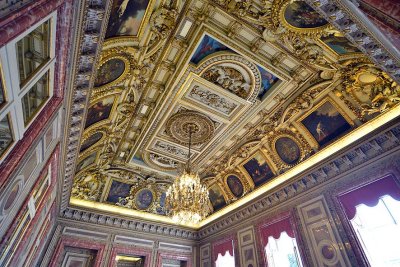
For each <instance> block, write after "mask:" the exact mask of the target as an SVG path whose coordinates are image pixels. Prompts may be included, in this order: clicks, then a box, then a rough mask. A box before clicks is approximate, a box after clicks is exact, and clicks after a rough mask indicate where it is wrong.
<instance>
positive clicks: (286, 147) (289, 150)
mask: <svg viewBox="0 0 400 267" xmlns="http://www.w3.org/2000/svg"><path fill="white" fill-rule="evenodd" d="M275 149H276V151H277V153H278V155H279V157H280V158H281V159H282V160H283V161H284V162H285V163H287V164H294V163H296V162H297V161H298V160H299V159H300V148H299V146H298V145H297V144H296V142H294V141H293V140H292V139H290V138H288V137H281V138H279V139H278V140H277V141H276V143H275Z"/></svg>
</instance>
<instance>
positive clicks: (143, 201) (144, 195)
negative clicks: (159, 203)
mask: <svg viewBox="0 0 400 267" xmlns="http://www.w3.org/2000/svg"><path fill="white" fill-rule="evenodd" d="M152 202H153V193H152V192H151V191H150V190H148V189H143V190H141V191H140V192H139V193H138V195H137V199H136V205H137V207H138V208H139V209H147V208H148V207H149V206H150V205H151V203H152Z"/></svg>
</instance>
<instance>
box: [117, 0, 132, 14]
mask: <svg viewBox="0 0 400 267" xmlns="http://www.w3.org/2000/svg"><path fill="white" fill-rule="evenodd" d="M128 3H129V0H124V1H123V2H122V3H121V5H120V6H119V8H118V14H119V17H122V16H123V15H124V13H125V10H126V7H127V6H128Z"/></svg>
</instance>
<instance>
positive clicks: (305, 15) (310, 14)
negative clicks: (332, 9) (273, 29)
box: [285, 1, 328, 28]
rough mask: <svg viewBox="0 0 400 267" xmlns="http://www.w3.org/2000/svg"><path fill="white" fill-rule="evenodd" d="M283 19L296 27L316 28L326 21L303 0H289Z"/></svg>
mask: <svg viewBox="0 0 400 267" xmlns="http://www.w3.org/2000/svg"><path fill="white" fill-rule="evenodd" d="M285 19H286V21H287V22H288V23H289V24H291V25H292V26H294V27H297V28H317V27H321V26H324V25H326V24H327V23H328V22H327V21H326V20H325V19H324V18H323V17H321V16H320V15H319V14H318V12H316V11H315V10H314V9H313V8H312V7H310V6H309V5H308V4H307V3H305V2H304V1H294V2H291V3H290V4H289V5H288V6H287V8H286V10H285Z"/></svg>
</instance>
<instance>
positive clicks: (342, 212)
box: [333, 169, 400, 266]
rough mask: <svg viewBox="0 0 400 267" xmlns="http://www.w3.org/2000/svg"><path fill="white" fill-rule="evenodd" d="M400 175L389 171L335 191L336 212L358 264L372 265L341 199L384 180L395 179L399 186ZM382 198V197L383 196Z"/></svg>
mask: <svg viewBox="0 0 400 267" xmlns="http://www.w3.org/2000/svg"><path fill="white" fill-rule="evenodd" d="M398 177H399V174H398V173H397V172H395V171H393V170H392V169H389V170H388V171H387V172H386V174H383V175H379V176H372V177H368V178H367V179H365V180H363V181H362V182H357V183H354V184H351V186H346V187H344V188H339V189H337V190H335V192H334V193H333V195H334V197H333V204H334V206H335V210H336V211H337V213H338V215H339V218H340V220H341V222H342V225H343V228H344V230H345V232H346V235H347V236H348V240H349V243H350V245H351V248H352V250H353V252H354V254H355V255H356V262H357V263H358V264H364V265H365V266H370V265H371V263H370V261H369V259H368V256H367V253H366V252H365V251H364V248H363V245H362V243H361V242H362V241H361V240H360V239H359V237H358V236H357V233H356V230H355V228H354V227H353V225H352V222H351V221H350V219H349V217H348V216H347V213H346V209H345V207H344V204H343V203H342V201H341V200H340V197H341V196H343V195H345V194H347V193H351V192H353V191H356V190H358V189H361V188H363V187H365V186H368V185H370V184H374V183H376V182H379V181H380V180H382V179H393V181H394V183H396V184H397V185H400V179H399V178H398ZM381 197H382V196H381Z"/></svg>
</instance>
